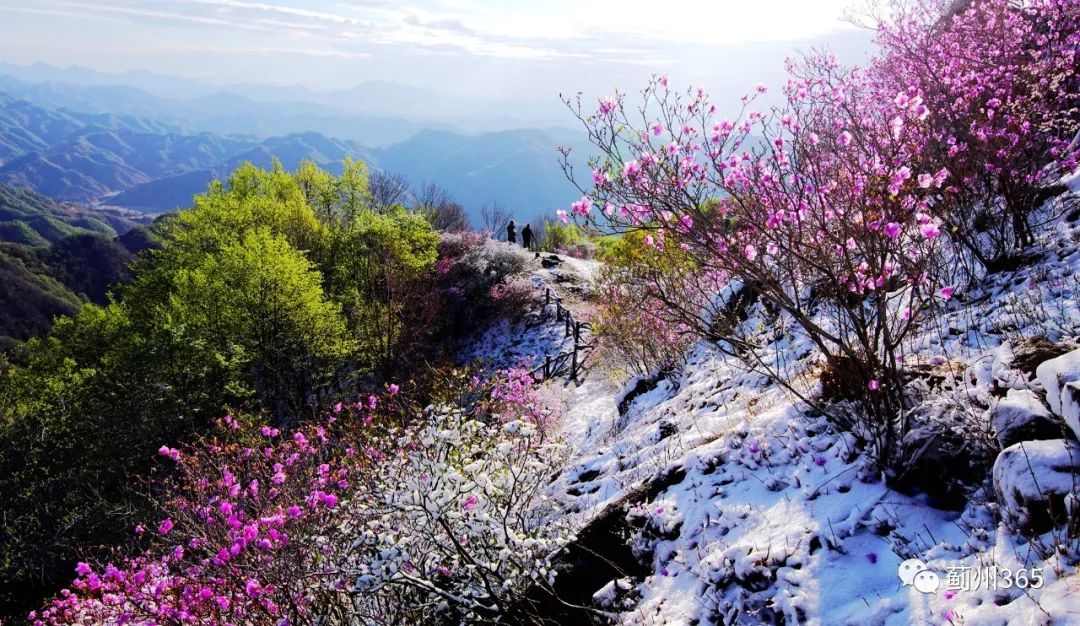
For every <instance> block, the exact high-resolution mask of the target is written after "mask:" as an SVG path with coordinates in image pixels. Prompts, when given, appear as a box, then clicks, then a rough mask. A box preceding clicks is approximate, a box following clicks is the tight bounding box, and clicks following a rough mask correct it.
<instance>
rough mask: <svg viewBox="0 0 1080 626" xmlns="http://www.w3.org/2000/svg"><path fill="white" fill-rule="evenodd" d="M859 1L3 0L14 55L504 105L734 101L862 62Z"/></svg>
mask: <svg viewBox="0 0 1080 626" xmlns="http://www.w3.org/2000/svg"><path fill="white" fill-rule="evenodd" d="M852 1H853V0H739V1H734V0H711V1H708V0H694V1H691V0H662V1H661V0H652V1H650V2H642V1H640V0H577V1H574V0H516V1H515V0H423V1H415V2H406V1H402V0H309V1H307V2H302V1H300V0H92V1H86V2H84V1H78V0H33V1H32V2H27V1H26V0H0V42H2V43H0V61H3V62H7V63H16V64H32V63H47V64H50V65H53V66H57V67H66V66H70V65H78V66H84V67H88V68H92V69H95V70H100V71H106V72H126V71H130V70H146V71H151V72H156V73H161V74H168V75H177V76H184V77H190V78H198V79H201V80H205V81H210V82H214V83H222V84H225V83H273V84H281V85H291V84H300V85H304V86H306V87H308V88H311V89H314V90H324V91H326V90H335V89H342V88H347V87H350V86H353V85H357V84H360V83H363V82H366V81H373V80H380V81H393V82H398V83H402V84H407V85H416V86H424V87H426V88H430V89H432V90H434V91H436V92H440V93H446V94H453V95H455V96H458V97H463V96H469V97H477V98H485V99H490V100H495V101H503V102H506V103H507V106H508V107H513V106H525V105H524V104H522V103H525V102H537V101H545V102H547V101H556V96H557V94H559V93H575V92H577V91H586V92H605V91H606V90H609V89H611V88H613V87H618V88H621V89H623V90H628V89H634V88H637V87H639V86H642V85H643V84H644V83H645V82H646V81H647V79H648V77H649V76H650V75H651V74H654V73H664V74H668V75H670V76H671V77H672V80H673V81H674V82H676V83H679V84H684V85H687V86H690V85H693V86H695V87H696V86H704V87H706V88H707V89H709V90H710V92H711V93H713V94H714V95H716V94H717V93H718V92H719V93H720V94H721V95H727V94H728V92H730V95H732V96H733V97H735V96H738V95H741V93H743V92H745V91H747V90H749V88H751V87H752V86H753V85H754V84H756V83H758V82H766V83H770V82H779V81H780V80H781V78H782V67H783V66H782V63H783V59H784V57H785V56H786V55H788V54H790V53H792V52H793V51H794V50H796V49H803V50H805V49H808V48H811V47H823V46H824V47H828V48H830V49H832V50H834V51H836V52H837V53H838V54H840V55H841V57H842V58H845V59H849V60H850V61H851V62H855V63H857V62H859V61H861V60H862V59H863V58H864V57H865V54H866V51H867V50H868V48H869V46H868V40H869V34H868V33H867V32H865V31H863V30H860V29H857V28H855V27H854V26H852V25H851V24H850V23H848V22H846V21H845V20H843V19H842V18H843V16H844V14H845V10H846V9H849V7H850V5H851V3H852Z"/></svg>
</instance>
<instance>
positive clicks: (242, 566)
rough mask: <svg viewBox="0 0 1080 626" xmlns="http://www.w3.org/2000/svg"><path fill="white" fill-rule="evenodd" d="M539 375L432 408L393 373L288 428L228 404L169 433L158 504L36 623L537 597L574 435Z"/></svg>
mask: <svg viewBox="0 0 1080 626" xmlns="http://www.w3.org/2000/svg"><path fill="white" fill-rule="evenodd" d="M526 379H528V380H526ZM455 381H456V382H455ZM534 387H535V385H534V384H533V383H532V380H531V378H530V377H529V376H528V374H527V372H524V371H523V370H521V371H518V370H511V371H507V372H501V373H499V374H498V375H497V376H495V377H494V378H492V379H491V380H490V381H488V382H486V383H481V382H479V381H478V380H477V379H474V380H473V382H472V383H471V384H470V383H469V382H468V379H467V378H463V377H462V376H457V377H454V379H453V380H452V381H450V384H449V385H448V387H447V388H446V389H443V390H440V391H437V392H436V393H435V398H436V404H434V405H433V407H434V408H432V409H429V410H428V411H427V413H426V414H425V415H422V416H421V415H420V413H419V409H417V408H416V407H415V406H413V405H412V404H410V402H409V401H408V400H405V399H403V398H402V396H401V395H400V387H399V386H398V385H396V384H389V385H387V388H386V395H385V396H383V397H381V398H380V397H377V396H375V395H371V396H369V397H366V398H362V399H360V400H359V401H357V402H353V403H344V402H342V403H338V404H335V405H334V406H333V407H332V408H331V409H330V413H329V415H328V416H326V417H325V418H324V419H323V420H321V421H320V422H318V423H314V424H310V425H306V426H303V427H301V428H298V429H296V430H293V431H289V432H285V431H282V430H279V429H278V428H276V427H272V426H255V425H253V424H251V423H249V421H248V420H246V419H244V418H235V417H233V416H226V417H225V418H224V419H222V420H221V421H220V423H219V428H218V429H217V431H216V432H215V433H213V434H212V435H208V436H206V437H204V438H201V439H199V440H197V441H196V442H195V443H193V444H192V445H187V446H177V447H172V446H168V445H163V446H161V447H160V449H159V450H158V456H159V457H160V459H161V460H162V463H163V468H162V470H163V475H162V476H160V477H159V478H157V479H156V480H152V481H150V482H149V486H150V489H151V490H152V491H153V492H154V493H156V494H159V495H158V497H157V501H158V503H159V506H160V513H159V515H158V516H157V517H156V518H154V519H151V520H148V521H147V522H146V523H144V524H140V525H138V526H137V527H136V528H134V529H133V534H134V542H133V545H132V546H131V548H130V549H129V551H127V552H126V554H127V556H125V551H123V550H118V551H117V552H116V555H117V559H116V561H115V562H113V563H106V564H103V565H98V564H91V563H86V562H80V563H79V564H78V565H77V567H76V568H75V570H74V572H73V573H74V574H75V576H76V578H75V579H74V581H73V582H72V583H71V585H70V586H68V587H67V588H66V589H64V590H62V591H61V592H60V594H59V595H58V596H57V597H56V598H54V599H53V600H52V601H51V602H50V603H49V604H48V605H46V606H45V607H44V608H43V609H41V610H39V611H34V612H33V613H31V614H30V616H29V619H30V622H31V623H33V624H95V625H97V624H146V625H149V624H162V623H189V622H191V623H200V624H220V625H226V624H234V625H241V624H251V625H254V624H324V623H327V621H328V620H329V622H330V623H352V622H355V621H357V620H359V621H360V623H378V624H402V625H404V624H416V623H435V622H436V621H437V620H438V619H448V620H450V621H451V622H457V621H468V620H469V619H472V617H471V616H484V617H485V618H491V617H494V616H499V615H502V616H508V615H511V614H514V613H515V612H517V611H523V610H530V609H528V606H529V604H528V603H527V602H524V601H523V600H522V598H524V596H525V594H526V593H527V592H529V591H530V590H531V589H533V588H535V586H537V585H541V586H543V585H549V584H550V580H551V577H552V576H553V574H552V573H551V571H550V563H549V561H550V559H551V558H552V557H553V555H554V554H555V552H556V550H557V549H558V547H559V546H561V545H562V544H563V543H564V542H565V540H566V536H567V529H566V527H565V523H564V522H562V521H559V520H558V519H556V517H557V516H556V515H555V513H556V511H555V508H554V505H553V504H552V503H551V502H550V501H549V500H548V499H547V498H546V496H545V495H544V490H545V489H546V487H547V484H548V476H549V472H550V471H551V469H552V468H555V467H558V465H559V464H560V463H561V462H562V459H563V458H564V448H563V447H562V446H561V445H558V444H556V443H554V442H551V441H548V439H547V436H546V435H545V432H544V430H543V429H542V428H541V427H542V425H543V423H544V420H545V419H547V418H548V417H549V416H550V414H549V413H545V412H544V411H543V409H541V407H539V406H538V405H537V403H536V396H535V390H534ZM459 388H460V389H459ZM445 402H449V404H445ZM417 417H422V418H423V419H422V420H421V421H420V422H419V423H417V421H416V419H415V418H417ZM492 417H498V418H499V419H491V418H492ZM401 424H404V426H401Z"/></svg>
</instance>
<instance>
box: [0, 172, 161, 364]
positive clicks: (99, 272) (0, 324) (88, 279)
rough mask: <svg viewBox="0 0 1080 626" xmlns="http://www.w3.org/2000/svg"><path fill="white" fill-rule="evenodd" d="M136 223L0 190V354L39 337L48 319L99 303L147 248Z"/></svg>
mask: <svg viewBox="0 0 1080 626" xmlns="http://www.w3.org/2000/svg"><path fill="white" fill-rule="evenodd" d="M144 222H146V219H145V218H143V217H142V216H139V215H135V214H130V213H128V212H125V211H120V210H90V209H85V208H80V207H76V206H71V205H61V204H58V203H56V202H54V201H52V200H49V199H48V198H45V197H44V196H41V195H38V194H36V193H34V192H31V191H27V190H23V189H14V188H11V187H6V186H2V185H0V275H2V276H3V281H0V349H6V348H10V347H12V346H14V345H15V344H17V343H19V342H21V341H25V340H27V339H29V338H31V337H35V336H40V335H42V334H44V333H46V332H47V331H48V330H49V327H50V326H51V325H52V321H53V319H54V318H55V317H58V316H61V315H71V314H73V313H75V312H76V311H78V309H79V307H80V306H81V305H82V303H83V302H87V301H89V302H96V303H99V304H104V303H105V302H106V301H107V295H108V290H109V288H110V287H111V286H112V285H114V284H116V283H120V282H125V281H126V280H128V278H129V277H130V273H129V271H128V264H129V263H130V262H131V261H132V260H133V259H134V256H135V254H137V253H138V252H140V251H141V250H143V249H144V248H145V247H146V246H148V245H150V241H149V240H148V239H147V236H148V235H146V234H144V233H143V232H142V229H143V227H142V226H140V224H141V223H144ZM133 229H135V230H133Z"/></svg>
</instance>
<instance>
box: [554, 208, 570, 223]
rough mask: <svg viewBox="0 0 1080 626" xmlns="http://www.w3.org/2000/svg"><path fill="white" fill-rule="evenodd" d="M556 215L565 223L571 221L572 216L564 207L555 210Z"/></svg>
mask: <svg viewBox="0 0 1080 626" xmlns="http://www.w3.org/2000/svg"><path fill="white" fill-rule="evenodd" d="M555 215H556V216H557V217H558V218H559V220H560V221H561V222H562V223H563V224H569V223H570V216H569V215H568V214H567V213H566V211H563V210H562V209H559V210H558V211H555Z"/></svg>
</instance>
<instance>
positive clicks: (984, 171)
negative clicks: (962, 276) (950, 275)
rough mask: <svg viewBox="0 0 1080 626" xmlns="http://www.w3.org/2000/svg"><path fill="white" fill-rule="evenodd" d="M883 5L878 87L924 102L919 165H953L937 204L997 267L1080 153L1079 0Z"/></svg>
mask: <svg viewBox="0 0 1080 626" xmlns="http://www.w3.org/2000/svg"><path fill="white" fill-rule="evenodd" d="M878 13H879V15H876V16H873V17H872V18H871V20H870V21H869V25H870V26H872V27H874V28H875V29H876V31H877V38H876V41H877V44H878V45H879V46H880V49H881V51H880V54H879V57H878V58H877V59H876V60H875V61H874V63H873V65H872V67H871V69H870V73H871V76H872V78H873V82H872V86H873V88H874V89H875V90H876V91H877V92H878V93H879V94H880V97H881V98H882V99H884V98H895V102H896V103H897V105H901V104H904V105H907V106H913V107H922V108H924V109H925V110H926V111H927V114H928V120H927V124H925V125H924V126H923V127H922V128H921V129H920V133H922V134H923V136H922V137H921V138H920V144H921V149H920V152H919V155H918V162H919V164H918V165H917V166H915V168H916V169H918V170H920V171H923V172H932V171H936V170H937V169H940V168H948V170H949V172H950V176H949V178H948V181H947V184H946V185H944V186H943V187H941V189H940V190H939V191H938V192H937V193H936V194H935V196H937V201H936V202H935V203H934V210H933V213H934V214H935V215H936V216H938V217H940V218H941V219H942V220H943V221H944V222H945V228H944V229H943V230H945V231H946V232H948V233H949V234H950V235H951V236H952V237H953V238H954V239H955V240H956V241H957V242H959V243H960V244H962V245H963V246H964V247H965V248H966V249H967V250H968V251H969V252H970V253H971V254H972V255H973V256H974V257H975V258H976V259H977V260H978V261H979V262H980V263H981V264H982V265H984V266H986V267H987V268H989V269H994V268H996V267H999V266H1000V265H1001V263H1002V261H1003V260H1006V259H1007V257H1009V256H1015V255H1016V249H1018V248H1021V247H1023V246H1028V245H1030V244H1031V243H1032V242H1033V230H1032V229H1033V227H1034V226H1035V225H1036V224H1035V223H1033V220H1036V221H1037V220H1038V219H1039V218H1040V217H1042V218H1047V217H1049V218H1052V217H1053V215H1049V216H1047V215H1042V216H1040V215H1039V213H1038V209H1039V208H1040V204H1042V201H1043V199H1045V198H1046V197H1048V196H1049V195H1052V194H1050V193H1048V192H1047V190H1046V189H1044V188H1045V187H1046V186H1047V185H1048V184H1050V183H1052V182H1053V181H1054V179H1055V178H1056V177H1057V176H1058V174H1059V173H1060V172H1061V171H1062V170H1064V171H1072V170H1073V169H1075V167H1076V164H1077V157H1078V154H1080V152H1078V148H1080V146H1078V145H1077V141H1075V138H1076V136H1077V131H1078V130H1080V108H1078V107H1080V73H1078V69H1077V68H1078V67H1080V5H1078V4H1077V3H1076V2H1073V1H1072V0H1031V1H1028V2H1015V1H1014V0H977V1H975V2H965V3H962V4H957V3H955V2H951V1H948V0H919V1H918V2H902V1H900V0H888V1H886V2H883V3H882V4H881V5H880V6H879V7H878ZM1055 162H1056V163H1055ZM1051 163H1055V164H1054V165H1052V166H1051V165H1050V164H1051ZM934 188H935V189H936V188H937V186H936V185H935V186H934Z"/></svg>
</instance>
